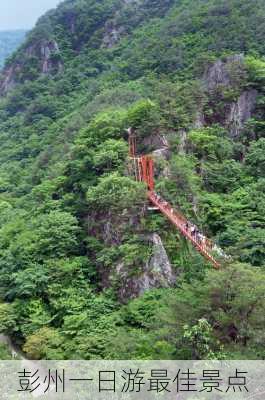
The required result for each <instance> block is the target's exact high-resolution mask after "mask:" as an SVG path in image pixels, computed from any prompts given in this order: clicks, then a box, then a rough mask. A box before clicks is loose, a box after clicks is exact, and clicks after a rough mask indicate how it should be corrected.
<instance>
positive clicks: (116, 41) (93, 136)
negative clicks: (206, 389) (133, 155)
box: [0, 0, 265, 359]
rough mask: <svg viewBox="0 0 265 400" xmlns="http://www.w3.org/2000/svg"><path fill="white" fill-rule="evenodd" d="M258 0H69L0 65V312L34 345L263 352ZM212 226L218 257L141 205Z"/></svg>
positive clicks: (102, 354)
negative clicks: (131, 136)
mask: <svg viewBox="0 0 265 400" xmlns="http://www.w3.org/2000/svg"><path fill="white" fill-rule="evenodd" d="M264 39H265V1H264V0H253V1H251V2H246V1H245V0H196V1H195V0H152V1H151V0H137V1H136V0H130V1H128V0H126V1H125V0H102V1H100V2H99V1H96V0H67V1H64V2H63V3H61V4H60V5H59V6H58V8H57V9H56V10H53V11H51V12H48V13H47V14H46V15H44V16H43V17H42V18H41V19H40V20H39V21H38V23H37V25H36V27H35V28H34V29H33V30H32V31H31V32H30V33H29V35H28V36H27V39H26V41H25V42H24V43H23V45H22V46H21V47H20V48H19V49H18V50H17V51H16V52H15V53H14V54H13V55H12V57H11V58H9V60H8V62H7V63H6V64H5V67H4V69H3V71H2V75H1V77H0V91H1V100H0V161H1V162H0V210H1V213H0V296H1V304H0V328H1V330H2V332H5V333H7V334H8V335H10V336H11V337H12V338H13V340H14V341H15V342H16V343H17V344H19V345H20V346H21V347H22V348H23V350H24V351H25V353H26V354H27V356H29V357H33V358H48V359H61V358H62V359H63V358H66V359H68V358H77V359H80V358H81V359H83V358H84V359H99V358H116V359H131V358H137V359H189V358H198V359H200V358H228V359H233V358H235V359H236V358H254V359H255V358H264V356H265V354H264V306H265V297H264V293H265V270H264V266H265V258H264V256H265V246H264V244H265V136H264V129H265V121H264V115H265V108H264V107H265V59H264V52H265V40H264ZM129 127H131V128H133V129H134V131H135V133H136V136H137V143H138V150H139V152H140V153H144V154H150V153H151V154H153V156H154V159H155V171H156V190H157V192H158V193H160V195H162V196H163V197H164V198H165V199H167V200H168V201H170V203H171V204H172V205H173V206H174V207H175V208H176V209H180V210H181V211H182V212H183V213H184V214H185V215H186V216H187V217H188V218H189V219H190V220H191V221H193V223H195V224H196V225H197V226H199V228H200V229H202V230H203V231H204V232H205V233H206V234H207V235H208V236H209V237H211V238H213V240H215V241H216V242H217V243H218V245H219V246H221V247H222V248H223V249H224V250H225V252H226V253H227V254H230V255H231V256H232V260H231V262H229V263H225V264H224V265H222V268H221V269H220V270H218V271H215V270H213V268H212V266H211V265H209V264H208V263H207V262H205V260H204V259H203V258H202V257H201V256H200V255H199V254H198V253H197V252H196V251H195V250H194V249H192V248H191V247H190V245H189V244H188V243H187V242H186V241H185V239H183V238H182V237H181V235H180V234H179V233H178V232H177V230H176V229H175V228H174V226H173V225H171V224H170V223H169V222H167V221H166V219H165V218H164V217H163V216H162V214H159V213H157V212H152V211H150V210H148V201H147V199H146V188H145V186H144V185H143V184H142V183H138V182H135V181H134V179H133V177H132V176H131V171H130V168H128V164H129V160H128V135H127V129H128V128H129Z"/></svg>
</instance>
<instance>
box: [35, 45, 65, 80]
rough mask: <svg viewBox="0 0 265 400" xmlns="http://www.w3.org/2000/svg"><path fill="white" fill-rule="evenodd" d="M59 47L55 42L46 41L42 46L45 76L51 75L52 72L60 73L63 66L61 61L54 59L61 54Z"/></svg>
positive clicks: (42, 64)
mask: <svg viewBox="0 0 265 400" xmlns="http://www.w3.org/2000/svg"><path fill="white" fill-rule="evenodd" d="M59 53H60V50H59V46H58V43H57V42H56V41H55V40H51V41H49V42H47V41H45V42H43V43H41V45H40V57H41V69H42V73H43V74H49V73H50V72H52V70H56V72H59V71H61V70H62V68H63V65H62V62H61V61H59V60H55V59H54V58H53V55H54V54H57V55H58V54H59Z"/></svg>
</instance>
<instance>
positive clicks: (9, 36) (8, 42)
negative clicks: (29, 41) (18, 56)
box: [0, 30, 26, 68]
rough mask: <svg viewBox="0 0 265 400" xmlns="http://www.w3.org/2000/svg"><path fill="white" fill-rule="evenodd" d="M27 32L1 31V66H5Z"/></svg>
mask: <svg viewBox="0 0 265 400" xmlns="http://www.w3.org/2000/svg"><path fill="white" fill-rule="evenodd" d="M25 34H26V32H25V31H24V30H18V31H0V68H2V67H3V65H4V62H5V60H6V59H7V58H8V57H9V56H10V55H11V54H12V53H13V52H14V51H15V50H16V49H17V48H18V46H19V45H20V44H21V43H22V42H23V40H24V38H25Z"/></svg>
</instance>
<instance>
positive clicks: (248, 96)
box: [226, 89, 258, 137]
mask: <svg viewBox="0 0 265 400" xmlns="http://www.w3.org/2000/svg"><path fill="white" fill-rule="evenodd" d="M257 95H258V92H257V91H256V90H254V89H252V90H247V91H244V92H243V93H242V94H241V96H240V97H239V98H238V100H237V101H236V102H234V103H232V105H231V107H230V111H229V114H228V115H227V119H226V125H227V127H228V128H229V131H230V134H231V136H232V137H237V136H238V135H239V134H240V132H241V131H242V129H243V128H244V124H245V123H246V122H247V121H248V120H249V119H250V118H251V116H252V113H253V111H254V109H255V106H256V100H257Z"/></svg>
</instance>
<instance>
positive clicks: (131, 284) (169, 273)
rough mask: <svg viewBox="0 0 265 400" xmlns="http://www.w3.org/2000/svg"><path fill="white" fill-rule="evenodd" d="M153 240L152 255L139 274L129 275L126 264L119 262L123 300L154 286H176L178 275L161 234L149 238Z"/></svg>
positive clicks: (134, 296) (117, 270)
mask: <svg viewBox="0 0 265 400" xmlns="http://www.w3.org/2000/svg"><path fill="white" fill-rule="evenodd" d="M148 239H149V240H150V241H151V242H152V255H151V257H150V259H149V260H148V261H147V262H146V265H145V267H144V268H143V271H142V273H141V274H140V275H138V276H128V272H127V271H125V269H124V266H123V265H122V264H119V265H118V267H117V269H116V273H117V274H119V276H120V278H121V283H122V284H121V288H120V291H119V296H120V299H121V300H122V301H125V300H128V299H131V298H136V297H139V296H140V295H142V294H143V293H144V292H146V291H147V290H150V289H153V288H169V287H172V286H174V284H175V282H176V275H175V274H174V272H173V270H172V266H171V264H170V261H169V259H168V256H167V253H166V250H165V248H164V246H163V243H162V240H161V238H160V236H158V235H157V234H153V235H151V236H150V237H149V238H148Z"/></svg>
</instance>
